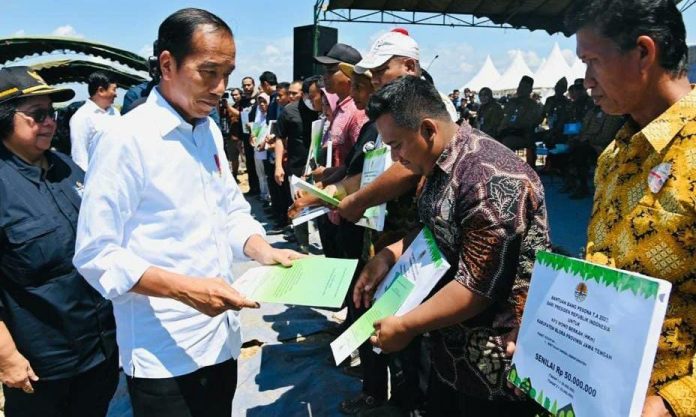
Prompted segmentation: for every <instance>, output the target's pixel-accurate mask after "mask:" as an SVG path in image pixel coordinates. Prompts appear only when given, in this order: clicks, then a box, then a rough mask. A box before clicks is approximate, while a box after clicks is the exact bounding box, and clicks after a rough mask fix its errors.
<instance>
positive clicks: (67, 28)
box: [52, 25, 84, 38]
mask: <svg viewBox="0 0 696 417" xmlns="http://www.w3.org/2000/svg"><path fill="white" fill-rule="evenodd" d="M52 35H55V36H68V37H71V38H84V35H82V34H81V33H77V31H76V30H75V28H74V27H72V26H71V25H64V26H59V27H57V28H56V29H55V30H54V31H53V32H52Z"/></svg>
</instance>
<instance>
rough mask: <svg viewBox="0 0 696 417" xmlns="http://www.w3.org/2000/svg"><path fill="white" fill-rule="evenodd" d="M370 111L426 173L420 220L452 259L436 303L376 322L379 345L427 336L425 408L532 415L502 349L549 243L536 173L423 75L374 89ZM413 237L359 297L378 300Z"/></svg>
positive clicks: (376, 267) (364, 282) (379, 267)
mask: <svg viewBox="0 0 696 417" xmlns="http://www.w3.org/2000/svg"><path fill="white" fill-rule="evenodd" d="M368 115H369V116H370V119H371V120H376V123H377V127H378V129H379V132H380V134H381V135H382V139H383V141H384V143H385V144H388V145H390V146H391V151H392V158H393V159H394V160H398V161H400V162H401V164H403V165H404V166H405V167H407V168H408V169H410V170H412V171H413V172H414V173H416V174H418V175H423V176H425V177H426V178H427V180H426V183H425V186H424V188H423V192H422V194H421V196H420V199H419V203H418V213H419V219H420V221H421V223H422V224H423V225H425V226H427V227H429V228H430V230H431V231H432V232H433V234H434V236H435V239H436V241H437V243H438V247H439V248H440V249H441V251H442V252H443V254H444V255H445V257H446V258H447V261H448V262H449V263H450V265H452V268H451V269H450V271H449V272H448V274H447V275H446V276H445V277H444V279H443V280H442V281H441V282H440V283H439V284H438V286H437V287H436V290H435V291H434V294H433V295H432V297H431V298H430V299H428V300H427V301H425V302H424V303H423V304H421V305H420V306H419V307H417V308H415V309H414V310H412V311H411V312H409V313H407V314H405V315H404V316H401V317H394V316H391V317H387V318H385V319H383V320H380V321H377V322H376V323H375V329H376V334H375V336H374V337H373V338H372V342H373V343H374V344H375V345H376V346H378V347H379V348H381V349H382V350H383V351H386V352H393V351H398V350H401V349H402V348H403V347H405V346H406V345H407V344H408V343H409V342H410V340H411V339H412V338H414V337H415V336H417V335H419V334H423V333H426V332H430V334H431V337H432V339H433V347H432V361H433V371H434V372H433V373H432V375H433V377H432V378H431V381H430V389H429V393H428V404H429V408H430V409H429V410H428V411H429V412H428V415H437V416H440V415H447V416H452V415H456V416H467V417H468V416H472V417H473V416H481V415H491V416H507V415H511V416H512V415H514V416H527V415H530V416H531V415H534V413H535V406H534V405H532V403H531V402H529V401H516V400H518V399H517V398H516V397H515V396H514V395H513V394H512V392H511V391H510V390H508V388H507V386H506V383H505V376H506V373H507V370H508V369H509V365H510V360H509V358H508V357H507V356H506V352H505V346H506V340H507V338H508V337H510V336H511V335H514V333H515V329H516V328H517V327H518V326H519V323H520V319H521V313H522V308H523V306H524V301H525V298H526V294H527V289H528V287H529V279H530V274H531V268H532V264H533V261H534V256H535V252H536V251H537V250H541V249H546V248H547V247H548V230H547V229H548V228H547V221H546V207H545V205H544V193H543V189H542V185H541V182H540V181H539V178H538V177H537V175H536V174H535V173H534V171H533V170H532V169H531V167H529V166H528V165H527V164H525V162H524V161H523V160H521V159H520V158H518V157H517V156H516V155H515V154H514V153H513V152H512V151H510V150H509V149H507V148H506V147H505V146H503V145H502V144H500V143H499V142H497V141H496V140H494V139H492V138H490V137H488V136H486V135H485V134H483V133H481V132H479V131H475V130H474V129H472V128H471V126H469V125H468V124H464V125H462V126H461V127H459V126H457V125H456V124H455V123H454V122H453V121H452V120H451V118H450V117H449V115H448V113H447V110H446V108H445V106H444V104H443V103H442V100H441V99H440V98H439V94H438V92H437V90H436V89H435V88H434V87H433V86H432V85H431V84H429V83H427V82H426V81H423V80H420V79H418V78H416V77H403V78H400V79H398V80H396V81H394V82H392V83H390V84H388V85H387V86H386V87H384V88H383V89H382V90H380V91H378V92H377V93H375V94H374V95H373V96H372V98H371V100H370V104H369V106H368ZM416 233H417V230H416V231H415V232H414V233H413V234H411V235H410V236H409V237H407V238H405V239H403V240H400V241H398V242H397V243H395V244H393V245H391V246H389V247H387V248H386V249H384V250H382V251H381V252H380V253H379V254H378V255H377V256H375V257H374V258H373V259H372V260H371V261H370V262H369V263H368V264H367V266H366V267H365V269H364V270H363V273H362V274H361V275H360V278H359V280H358V283H357V284H356V287H355V291H354V294H353V298H354V302H355V303H356V304H358V305H360V304H365V303H369V301H370V299H371V297H372V295H373V294H374V289H375V288H376V286H377V284H378V283H379V282H380V281H381V280H382V279H383V278H384V276H385V274H386V272H387V271H388V270H389V269H390V268H391V266H393V265H394V263H395V261H396V260H397V259H398V257H399V256H400V255H401V254H402V253H403V251H404V249H405V248H406V247H407V246H408V245H409V244H410V242H411V241H412V239H413V237H415V234H416Z"/></svg>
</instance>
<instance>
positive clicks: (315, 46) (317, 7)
mask: <svg viewBox="0 0 696 417" xmlns="http://www.w3.org/2000/svg"><path fill="white" fill-rule="evenodd" d="M323 5H324V0H317V1H316V2H315V3H314V31H313V36H312V56H317V55H319V15H320V13H321V9H322V8H323ZM312 72H313V73H314V74H316V73H317V64H316V62H314V60H312Z"/></svg>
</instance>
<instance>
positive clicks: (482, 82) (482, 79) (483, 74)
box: [461, 55, 500, 92]
mask: <svg viewBox="0 0 696 417" xmlns="http://www.w3.org/2000/svg"><path fill="white" fill-rule="evenodd" d="M499 78H500V73H499V72H498V70H497V69H496V68H495V65H493V61H492V60H491V56H490V55H488V56H487V57H486V62H484V63H483V66H482V67H481V69H480V70H479V72H478V73H476V75H474V77H473V78H472V79H471V80H470V81H469V82H468V83H466V84H465V85H464V87H462V88H461V91H464V89H465V88H468V89H470V90H471V91H476V92H478V91H479V90H480V89H482V88H483V87H492V86H493V83H495V82H496V81H497V80H498V79H499Z"/></svg>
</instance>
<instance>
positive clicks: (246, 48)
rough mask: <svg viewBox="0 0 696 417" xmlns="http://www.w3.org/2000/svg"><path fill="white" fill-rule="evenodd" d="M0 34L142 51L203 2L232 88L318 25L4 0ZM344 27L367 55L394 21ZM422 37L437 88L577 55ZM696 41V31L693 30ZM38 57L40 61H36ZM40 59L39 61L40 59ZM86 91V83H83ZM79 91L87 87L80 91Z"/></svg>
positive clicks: (527, 37)
mask: <svg viewBox="0 0 696 417" xmlns="http://www.w3.org/2000/svg"><path fill="white" fill-rule="evenodd" d="M2 3H3V11H2V13H1V14H0V37H7V36H13V35H49V34H60V35H68V36H79V37H83V38H85V39H88V40H93V41H97V42H102V43H106V44H110V45H113V46H116V47H119V48H123V49H127V50H130V51H133V52H136V53H140V54H143V55H146V54H148V53H149V52H150V51H151V45H152V41H153V40H154V38H155V37H156V34H157V28H158V26H159V24H160V22H161V21H162V20H163V19H164V18H165V17H166V16H168V15H169V14H171V13H172V12H174V11H175V10H177V9H179V8H182V7H190V6H194V7H200V8H204V9H207V10H210V11H212V12H213V13H215V14H217V15H219V16H220V17H222V18H223V19H224V20H225V21H226V22H227V23H228V24H229V25H230V26H231V27H232V29H233V31H234V32H235V36H236V41H237V70H236V71H235V72H234V73H233V74H232V76H231V78H230V85H234V86H237V85H239V84H240V80H241V78H242V77H243V76H245V75H251V76H254V77H255V78H257V77H258V75H259V74H260V73H261V72H262V71H264V70H266V69H269V70H271V71H274V72H275V73H276V74H277V75H278V77H279V79H281V80H289V79H290V78H291V77H292V47H293V45H292V33H293V27H295V26H302V25H308V24H311V23H312V10H313V5H314V0H253V1H247V0H244V1H243V0H200V1H195V2H193V1H181V0H167V1H164V0H159V1H151V0H139V1H135V0H116V1H109V2H105V1H103V0H61V1H60V2H56V1H55V0H33V1H31V2H27V1H26V0H2ZM684 17H685V22H686V27H687V30H688V29H689V28H696V7H692V8H691V9H689V10H688V11H687V12H686V13H685V15H684ZM324 24H325V25H327V26H332V27H335V28H337V29H338V36H339V42H343V43H347V44H350V45H352V46H354V47H356V48H357V49H358V50H360V51H361V52H366V51H367V50H368V49H369V47H370V44H371V43H372V41H373V40H374V39H375V38H376V37H377V36H379V34H381V33H384V32H385V31H388V30H389V29H391V28H393V27H396V25H385V24H365V23H350V24H347V23H341V24H339V23H324ZM404 27H406V28H407V29H408V30H409V31H410V33H411V35H412V36H413V37H414V38H415V39H416V40H417V41H418V43H419V45H420V48H421V62H422V63H423V65H424V66H427V65H428V64H429V63H430V61H431V60H432V59H433V57H434V56H435V55H439V58H438V59H437V60H436V61H435V62H434V63H433V64H432V67H431V73H432V74H433V76H434V78H435V81H436V83H437V85H438V88H439V89H440V90H442V91H448V90H452V89H453V88H459V87H460V86H461V85H462V84H464V83H465V82H466V81H468V80H469V79H470V78H471V77H472V76H473V75H474V74H475V73H476V71H477V70H478V69H479V67H480V66H481V65H482V64H483V61H484V60H485V58H486V55H487V54H490V55H491V57H492V59H493V62H494V64H495V65H496V67H497V68H498V70H499V71H501V72H502V71H503V70H504V69H505V68H506V67H507V65H508V64H509V62H510V57H511V54H512V51H514V50H522V51H523V53H524V55H525V57H526V58H527V62H528V63H529V64H530V67H532V69H533V70H534V69H535V68H536V65H538V64H539V62H540V61H541V59H543V58H544V57H546V56H547V55H548V54H549V52H550V51H551V48H552V47H553V44H554V43H555V42H558V43H559V45H560V47H561V49H562V50H563V53H564V55H565V56H566V58H567V59H568V60H572V59H574V51H575V40H574V38H566V37H564V36H562V35H554V36H550V35H548V34H547V33H546V32H543V31H534V32H531V31H528V30H512V29H508V30H502V29H471V28H451V27H434V26H412V25H411V26H404ZM688 41H689V44H694V43H696V30H692V31H690V33H689V35H688ZM35 59H39V58H35ZM39 60H40V59H39ZM84 89H86V88H84ZM78 95H79V96H83V97H84V96H86V92H83V91H78Z"/></svg>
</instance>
